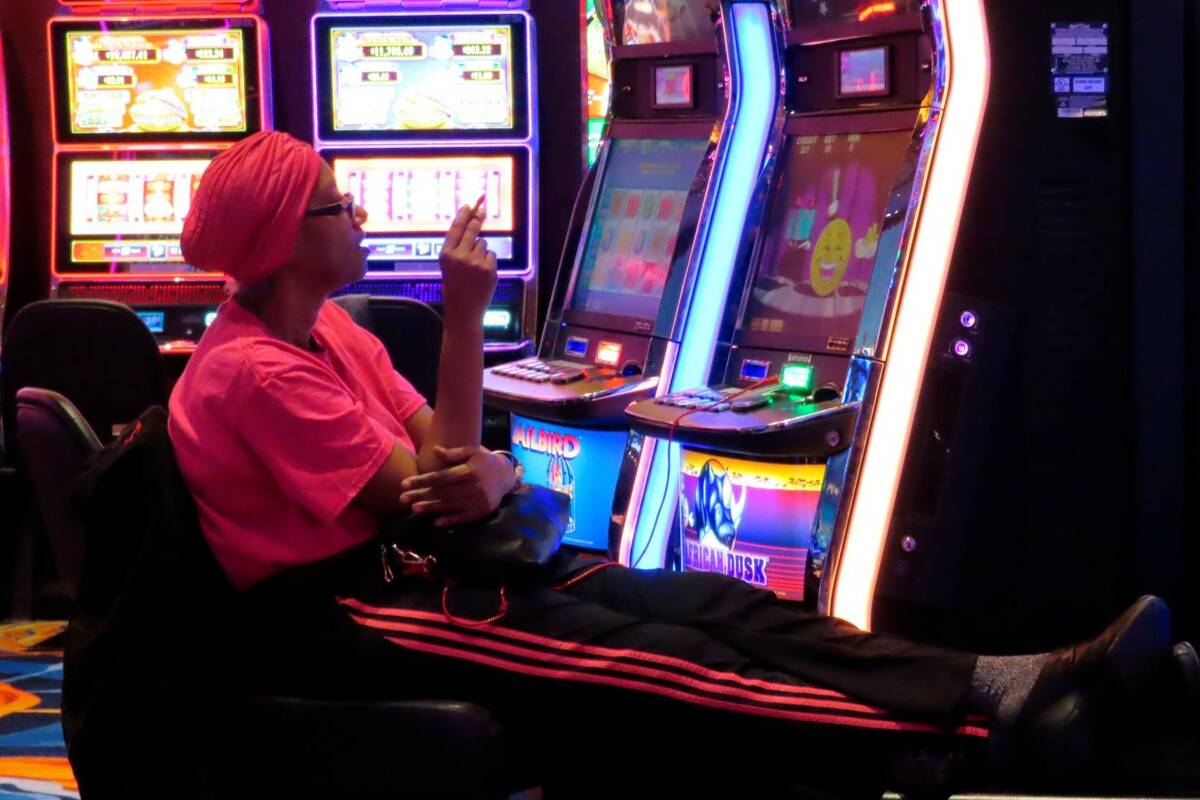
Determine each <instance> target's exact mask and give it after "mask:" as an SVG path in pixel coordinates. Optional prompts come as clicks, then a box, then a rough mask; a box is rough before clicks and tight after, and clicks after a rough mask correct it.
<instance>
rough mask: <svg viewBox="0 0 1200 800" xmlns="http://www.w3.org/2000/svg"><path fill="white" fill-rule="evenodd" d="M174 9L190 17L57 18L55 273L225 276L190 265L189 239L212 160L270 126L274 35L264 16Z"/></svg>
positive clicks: (52, 26) (108, 7) (53, 35)
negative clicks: (186, 229)
mask: <svg viewBox="0 0 1200 800" xmlns="http://www.w3.org/2000/svg"><path fill="white" fill-rule="evenodd" d="M146 5H149V6H150V7H151V10H153V8H155V7H158V6H156V4H154V3H150V4H142V3H139V5H138V11H139V13H141V12H142V11H143V10H144V8H145V6H146ZM236 5H237V7H238V9H239V10H242V9H245V8H250V9H251V10H254V8H255V6H254V5H251V4H236ZM83 7H86V8H88V9H91V10H93V11H99V10H103V11H104V12H105V13H110V12H121V11H127V10H128V9H126V8H124V7H122V6H119V5H117V4H102V5H100V6H97V5H96V4H85V5H83ZM170 8H172V9H177V10H181V11H182V13H172V14H171V15H170V16H150V15H146V16H137V17H133V16H73V17H56V18H53V19H51V20H50V22H49V24H48V26H47V36H48V47H49V50H50V54H51V56H50V67H51V79H52V85H53V87H54V113H53V115H52V123H53V129H54V136H55V141H56V143H57V147H56V152H55V160H54V189H55V204H54V207H55V216H54V231H55V232H54V241H53V249H54V255H53V258H52V261H51V269H52V273H53V274H54V276H55V277H56V278H59V279H62V278H68V279H72V278H73V279H91V280H97V279H103V280H108V281H112V280H121V279H127V280H147V279H163V278H167V279H170V280H171V281H179V280H185V279H196V278H203V279H207V280H209V281H212V280H213V279H215V278H218V277H219V276H217V275H215V274H211V273H203V272H199V271H197V270H194V269H193V268H191V267H190V266H189V265H187V264H186V263H185V262H184V260H183V255H182V253H181V250H180V246H179V237H180V234H181V233H182V230H183V219H184V217H185V216H186V215H187V213H188V211H189V209H190V207H191V198H192V196H193V194H194V192H195V190H196V187H197V186H198V185H199V181H200V176H201V175H202V174H203V172H204V170H205V168H206V167H207V166H208V164H209V162H210V161H211V160H212V159H213V158H214V157H215V156H216V155H217V153H218V152H220V150H221V149H223V148H224V147H227V146H228V145H230V144H232V143H233V142H234V141H236V140H238V139H241V138H244V137H246V136H248V135H250V134H252V133H255V132H257V131H259V130H262V129H263V128H264V127H267V126H269V121H270V106H269V103H268V96H269V82H268V80H267V65H266V64H264V63H263V62H262V54H263V53H265V52H266V35H267V34H266V29H265V24H264V23H263V21H262V19H261V17H259V16H257V15H255V14H251V13H230V14H223V13H220V11H219V10H217V11H214V10H213V9H214V6H213V5H212V4H208V5H207V6H206V7H204V10H199V9H196V10H190V9H189V7H186V6H184V7H183V8H182V9H181V4H179V3H173V4H171V6H170Z"/></svg>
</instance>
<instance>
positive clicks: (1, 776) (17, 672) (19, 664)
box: [0, 622, 79, 800]
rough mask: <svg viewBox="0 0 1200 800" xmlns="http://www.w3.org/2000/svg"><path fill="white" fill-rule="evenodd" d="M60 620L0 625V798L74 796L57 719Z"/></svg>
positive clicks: (43, 799) (38, 799) (42, 799)
mask: <svg viewBox="0 0 1200 800" xmlns="http://www.w3.org/2000/svg"><path fill="white" fill-rule="evenodd" d="M64 627H66V623H62V622H30V623H18V624H3V625H0V800H62V798H78V797H79V789H78V787H77V785H76V783H75V776H74V775H72V774H71V766H70V764H68V763H67V746H66V743H65V742H64V741H63V734H62V724H61V721H60V718H61V710H60V709H61V704H60V701H61V699H62V652H61V651H59V650H54V649H50V648H48V647H47V644H48V641H49V640H51V639H52V638H53V637H54V636H56V635H57V634H59V633H61V632H62V630H63V628H64Z"/></svg>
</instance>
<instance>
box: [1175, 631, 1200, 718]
mask: <svg viewBox="0 0 1200 800" xmlns="http://www.w3.org/2000/svg"><path fill="white" fill-rule="evenodd" d="M1171 661H1172V662H1173V663H1174V666H1175V668H1176V670H1178V675H1179V677H1180V682H1181V684H1182V686H1183V702H1184V706H1185V707H1186V709H1187V710H1188V711H1191V712H1196V711H1200V654H1197V653H1196V648H1195V647H1194V646H1192V643H1191V642H1180V643H1179V644H1177V645H1175V646H1174V647H1173V648H1171Z"/></svg>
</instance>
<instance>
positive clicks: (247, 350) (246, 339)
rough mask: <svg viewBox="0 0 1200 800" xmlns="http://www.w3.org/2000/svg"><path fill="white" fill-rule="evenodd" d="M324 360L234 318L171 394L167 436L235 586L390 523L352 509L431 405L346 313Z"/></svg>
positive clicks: (338, 319) (211, 335)
mask: <svg viewBox="0 0 1200 800" xmlns="http://www.w3.org/2000/svg"><path fill="white" fill-rule="evenodd" d="M312 336H313V341H314V343H315V344H316V346H317V348H318V349H317V350H316V351H309V350H304V349H301V348H298V347H294V346H292V345H290V344H288V343H286V342H284V341H282V340H280V339H276V338H274V337H273V336H271V334H270V333H269V332H268V331H267V329H266V327H265V326H264V325H263V324H262V322H261V321H260V320H259V319H258V317H256V316H255V315H254V314H252V313H250V312H249V311H247V310H246V309H244V308H242V307H241V306H240V305H239V304H238V303H237V302H236V301H233V300H230V301H228V302H226V303H225V304H224V305H222V306H221V309H220V312H219V313H218V314H217V318H216V320H215V321H214V322H213V324H212V326H211V327H210V328H209V329H208V330H207V331H206V332H205V334H204V336H203V338H202V339H201V340H200V345H199V347H198V348H197V349H196V352H195V353H194V354H193V355H192V358H191V360H190V362H189V363H188V366H187V368H186V369H185V370H184V372H183V375H182V377H181V378H180V379H179V382H178V383H177V384H176V386H175V390H174V391H173V392H172V393H171V407H170V412H171V413H170V419H169V423H168V431H169V433H170V436H171V442H172V444H173V445H174V447H175V455H176V458H177V459H178V460H179V467H180V470H181V471H182V472H183V477H184V479H185V480H186V481H187V485H188V488H189V489H190V490H191V492H192V495H193V496H194V497H195V498H196V504H197V506H199V509H200V524H201V527H202V529H203V531H204V535H205V538H206V539H207V540H208V543H209V546H210V547H211V548H212V550H213V552H214V554H215V555H216V557H217V560H218V561H219V562H220V563H221V566H222V567H224V569H225V572H226V573H227V574H228V575H229V578H230V580H231V581H232V582H233V585H234V586H236V587H237V588H239V589H244V588H247V587H249V586H251V585H253V584H254V583H257V582H258V581H260V580H262V579H263V578H266V577H268V576H270V575H272V574H274V573H276V572H279V571H281V570H283V569H286V568H287V567H291V566H296V565H299V564H306V563H310V562H313V561H318V560H320V559H322V558H326V557H328V556H331V555H334V554H336V553H339V552H341V551H343V550H346V549H348V548H350V547H353V546H354V545H356V544H360V543H362V542H365V541H367V540H368V539H370V538H371V537H372V536H374V535H375V534H376V532H377V530H378V526H379V520H378V519H377V518H376V517H374V516H373V515H371V514H370V513H368V512H366V511H364V510H362V509H359V508H355V507H352V506H351V505H350V501H351V500H353V499H354V497H355V496H356V495H357V494H358V493H359V491H360V490H361V489H362V488H363V487H364V486H365V485H366V484H367V482H368V481H369V480H370V479H371V478H372V477H373V476H374V475H375V473H376V472H377V471H378V470H379V467H380V466H382V464H383V462H384V461H386V460H387V457H388V455H389V454H390V453H391V452H392V448H393V447H394V446H395V445H396V444H397V443H399V444H400V445H402V446H404V447H406V448H408V449H409V450H413V449H414V448H413V441H412V437H411V436H410V435H409V433H408V430H407V429H406V427H405V423H406V421H407V420H408V419H409V418H410V417H411V416H412V415H413V414H414V413H416V412H417V411H418V410H419V409H420V408H421V407H422V406H423V405H425V399H424V398H423V397H421V395H420V394H418V393H417V391H416V390H415V389H413V387H412V385H411V384H410V383H409V382H408V381H406V380H405V379H404V378H403V377H401V376H400V375H399V374H398V373H397V372H396V371H395V370H394V369H392V365H391V361H390V360H389V359H388V355H387V352H386V351H385V350H384V348H383V345H381V344H380V342H379V340H378V339H376V338H375V337H374V336H372V335H371V334H370V333H368V332H367V331H365V330H363V329H362V328H360V327H359V326H358V325H356V324H355V323H354V321H353V320H352V319H351V318H350V316H349V315H348V314H347V313H346V312H345V311H344V310H343V309H342V308H340V307H339V306H337V305H336V304H335V303H330V302H326V303H325V305H323V306H322V307H321V311H320V314H319V315H318V317H317V323H316V325H315V326H314V328H313V334H312Z"/></svg>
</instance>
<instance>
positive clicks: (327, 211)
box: [304, 193, 355, 219]
mask: <svg viewBox="0 0 1200 800" xmlns="http://www.w3.org/2000/svg"><path fill="white" fill-rule="evenodd" d="M354 208H355V205H354V195H352V194H350V193H346V194H344V195H342V199H341V200H339V201H338V202H336V203H330V204H329V205H327V206H317V207H316V208H309V209H305V211H304V216H306V217H336V216H339V215H341V214H347V215H349V217H350V219H354Z"/></svg>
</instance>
